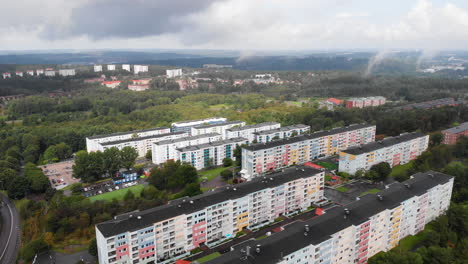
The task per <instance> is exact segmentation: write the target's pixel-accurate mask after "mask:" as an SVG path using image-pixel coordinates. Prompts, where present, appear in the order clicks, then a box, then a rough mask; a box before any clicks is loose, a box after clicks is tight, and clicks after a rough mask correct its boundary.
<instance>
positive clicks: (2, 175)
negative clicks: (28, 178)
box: [0, 168, 17, 190]
mask: <svg viewBox="0 0 468 264" xmlns="http://www.w3.org/2000/svg"><path fill="white" fill-rule="evenodd" d="M16 176H17V172H16V171H15V170H13V169H9V168H7V169H2V170H1V171H0V190H5V189H6V188H7V186H8V183H9V182H10V181H11V180H13V179H14V178H15V177H16Z"/></svg>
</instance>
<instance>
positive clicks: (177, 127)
mask: <svg viewBox="0 0 468 264" xmlns="http://www.w3.org/2000/svg"><path fill="white" fill-rule="evenodd" d="M226 121H227V119H226V118H224V117H212V118H205V119H197V120H191V121H182V122H175V123H172V124H171V131H172V132H176V131H185V132H188V133H190V132H191V131H192V127H195V126H199V125H205V124H208V125H213V124H220V123H225V122H226Z"/></svg>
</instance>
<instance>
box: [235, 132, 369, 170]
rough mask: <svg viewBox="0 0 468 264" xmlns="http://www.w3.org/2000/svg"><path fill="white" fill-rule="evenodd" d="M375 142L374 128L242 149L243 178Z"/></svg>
mask: <svg viewBox="0 0 468 264" xmlns="http://www.w3.org/2000/svg"><path fill="white" fill-rule="evenodd" d="M374 140H375V126H371V127H366V128H361V129H356V130H351V131H347V132H344V133H337V134H331V135H326V136H322V137H316V138H309V139H305V140H304V141H300V142H294V143H288V142H285V144H283V145H280V146H274V147H271V148H268V149H261V150H257V151H251V150H249V149H246V148H243V149H242V171H241V173H242V175H243V177H244V178H247V179H249V178H252V177H257V176H258V175H261V174H263V173H266V172H268V171H272V170H277V169H280V168H282V167H287V166H291V165H294V164H303V163H305V162H307V161H310V160H313V159H317V158H319V157H327V156H331V155H334V154H336V153H338V152H339V151H341V150H344V149H347V148H349V147H353V146H357V145H359V144H367V143H370V142H373V141H374Z"/></svg>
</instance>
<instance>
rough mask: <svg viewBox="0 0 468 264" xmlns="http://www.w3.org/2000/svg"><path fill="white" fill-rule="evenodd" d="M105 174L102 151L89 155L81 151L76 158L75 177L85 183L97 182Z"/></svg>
mask: <svg viewBox="0 0 468 264" xmlns="http://www.w3.org/2000/svg"><path fill="white" fill-rule="evenodd" d="M104 173H105V171H104V169H103V154H102V152H100V151H96V152H90V153H87V152H86V151H79V152H78V153H76V156H75V165H73V176H74V177H75V178H78V179H81V180H82V181H83V182H95V181H97V180H99V179H100V178H101V177H102V175H103V174H104Z"/></svg>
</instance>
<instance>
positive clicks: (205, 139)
mask: <svg viewBox="0 0 468 264" xmlns="http://www.w3.org/2000/svg"><path fill="white" fill-rule="evenodd" d="M179 132H180V131H179ZM182 132H183V131H182ZM219 140H222V136H221V135H220V134H216V133H213V134H203V135H199V136H191V137H185V138H179V139H172V140H164V141H159V142H156V143H154V144H153V149H152V159H153V163H154V164H161V163H164V162H167V161H168V160H178V159H179V157H178V155H177V154H178V151H177V149H180V148H185V147H188V146H195V145H201V144H206V143H211V142H215V141H219Z"/></svg>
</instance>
